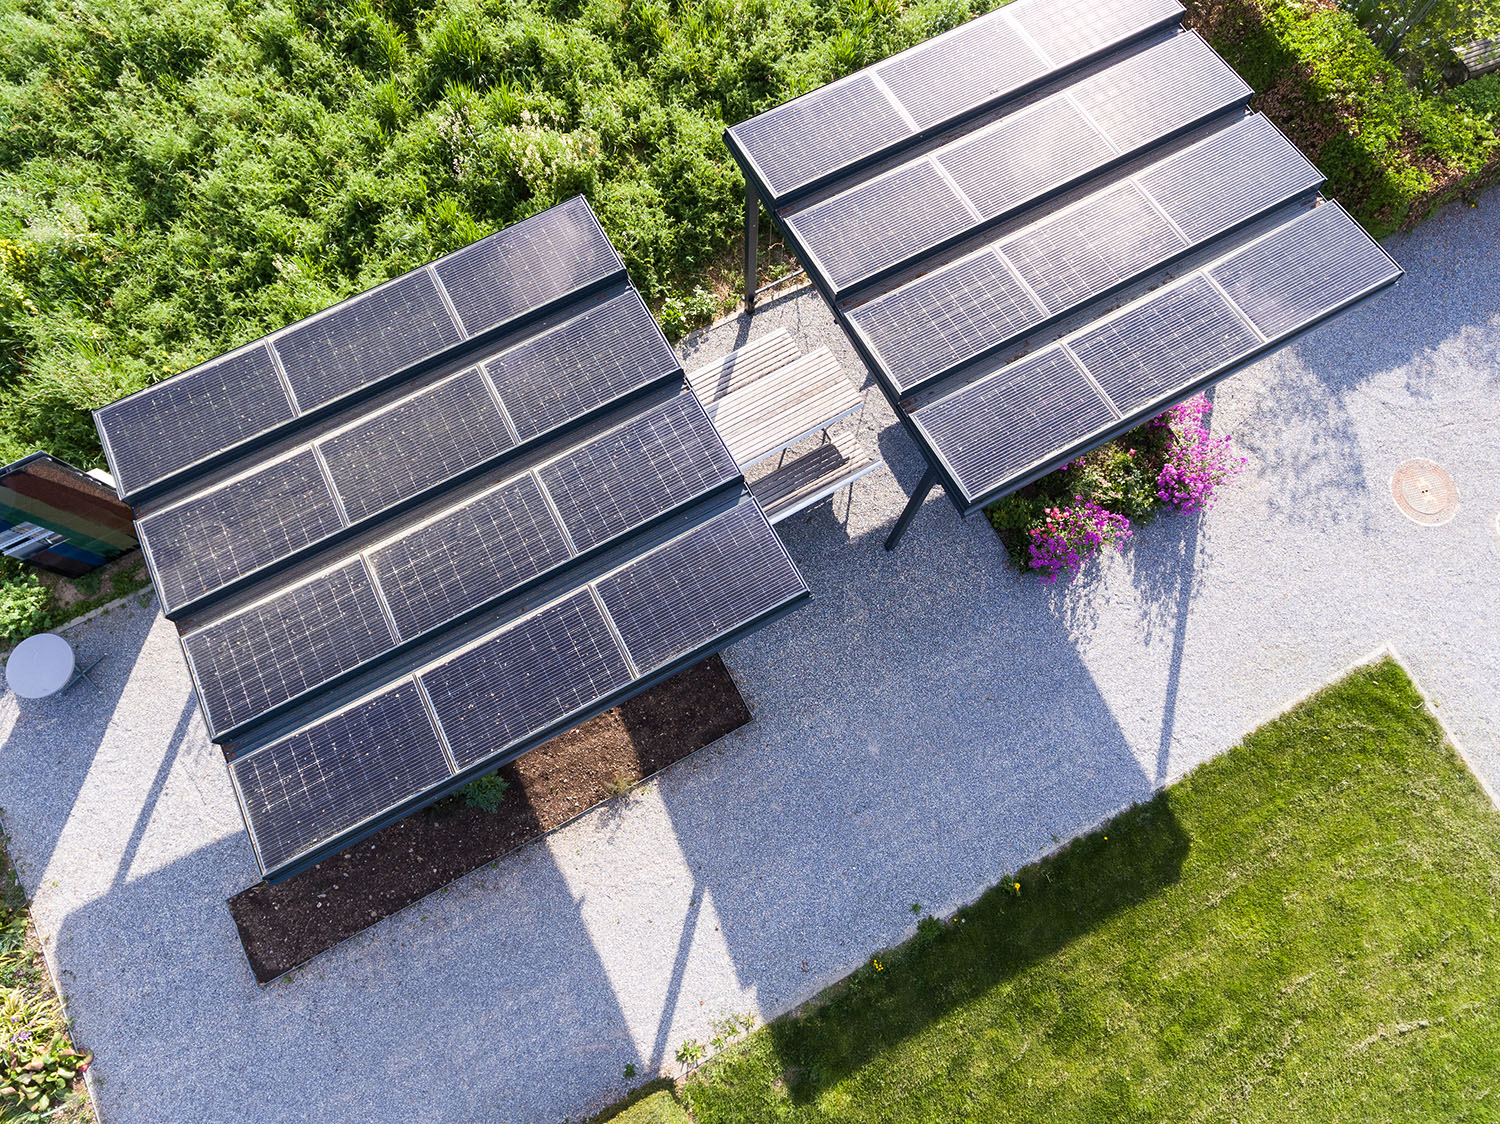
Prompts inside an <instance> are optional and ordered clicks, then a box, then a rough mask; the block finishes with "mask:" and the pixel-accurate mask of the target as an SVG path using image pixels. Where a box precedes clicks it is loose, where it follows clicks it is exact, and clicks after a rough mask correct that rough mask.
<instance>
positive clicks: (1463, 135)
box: [1188, 0, 1500, 237]
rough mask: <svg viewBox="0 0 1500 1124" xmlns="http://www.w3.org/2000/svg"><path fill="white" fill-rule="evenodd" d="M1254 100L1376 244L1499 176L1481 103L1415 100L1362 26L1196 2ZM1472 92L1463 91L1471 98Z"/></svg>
mask: <svg viewBox="0 0 1500 1124" xmlns="http://www.w3.org/2000/svg"><path fill="white" fill-rule="evenodd" d="M1188 8H1189V23H1190V24H1191V25H1193V26H1195V27H1197V29H1198V30H1200V31H1201V32H1202V33H1203V34H1204V35H1205V36H1206V37H1207V38H1208V39H1209V41H1210V42H1211V43H1212V44H1213V45H1214V47H1215V48H1216V49H1217V50H1218V51H1219V52H1220V53H1221V54H1223V55H1224V57H1225V58H1227V59H1228V60H1229V62H1230V64H1231V65H1232V66H1234V68H1235V69H1236V70H1237V71H1238V72H1239V73H1240V75H1241V77H1243V78H1244V79H1245V81H1247V82H1248V83H1250V85H1251V86H1253V87H1254V88H1255V98H1254V100H1253V101H1252V103H1251V104H1252V105H1253V106H1255V108H1257V109H1260V110H1261V111H1263V112H1264V113H1265V114H1266V115H1267V116H1268V117H1270V118H1271V119H1272V120H1273V121H1275V122H1276V124H1277V125H1279V126H1280V127H1281V128H1282V129H1283V130H1285V131H1286V133H1287V134H1288V136H1290V137H1291V139H1292V140H1293V141H1294V142H1295V143H1296V144H1297V147H1298V148H1300V149H1301V150H1302V151H1303V152H1304V153H1305V154H1306V155H1307V157H1308V158H1309V159H1310V160H1312V161H1313V163H1315V164H1316V165H1317V166H1318V169H1319V170H1320V171H1322V172H1323V174H1324V175H1326V176H1327V177H1328V187H1327V189H1326V190H1327V191H1328V192H1329V193H1330V194H1331V195H1333V196H1334V197H1335V198H1336V199H1338V200H1339V202H1341V203H1342V204H1344V206H1345V207H1347V208H1348V209H1349V211H1350V212H1351V213H1352V214H1353V215H1354V216H1355V217H1356V218H1358V219H1359V220H1360V221H1361V222H1362V223H1364V224H1365V226H1366V227H1367V228H1368V229H1369V230H1370V232H1371V233H1372V234H1374V235H1375V236H1376V237H1384V236H1385V235H1387V234H1390V233H1391V232H1393V231H1395V230H1399V229H1403V228H1406V227H1410V226H1412V225H1414V224H1415V223H1417V222H1419V221H1421V219H1423V218H1425V217H1426V216H1427V215H1428V214H1429V213H1431V211H1432V209H1433V208H1434V207H1436V206H1438V205H1439V204H1440V203H1443V202H1445V201H1447V200H1449V199H1452V198H1454V197H1456V196H1458V195H1460V194H1462V193H1465V192H1471V191H1474V190H1476V189H1477V188H1478V187H1479V186H1481V185H1483V184H1485V183H1488V182H1489V181H1490V180H1492V179H1493V178H1494V176H1495V174H1496V172H1497V171H1500V119H1497V118H1496V117H1495V116H1488V117H1487V116H1486V114H1485V113H1484V112H1482V111H1480V110H1479V107H1478V106H1476V105H1474V104H1472V102H1471V100H1470V97H1469V96H1468V95H1463V94H1458V93H1456V92H1455V93H1454V94H1450V95H1447V96H1445V97H1426V96H1423V95H1422V94H1420V93H1418V92H1417V91H1415V90H1413V89H1412V88H1411V87H1410V86H1409V85H1408V84H1407V82H1406V80H1405V78H1404V77H1403V76H1402V74H1401V72H1400V71H1399V70H1398V69H1397V68H1396V67H1395V66H1394V65H1393V64H1392V63H1391V62H1389V61H1388V60H1387V59H1386V58H1385V57H1384V56H1383V55H1382V54H1381V53H1380V52H1379V51H1378V50H1377V49H1376V48H1375V45H1374V44H1373V43H1372V42H1371V41H1370V38H1369V36H1368V35H1366V34H1365V32H1364V31H1362V30H1361V29H1360V27H1359V25H1358V24H1357V23H1356V22H1355V20H1354V17H1353V16H1351V15H1350V14H1348V13H1347V12H1343V11H1340V10H1339V9H1338V8H1337V7H1336V6H1334V5H1332V4H1329V3H1323V2H1320V0H1188ZM1460 89H1462V87H1460Z"/></svg>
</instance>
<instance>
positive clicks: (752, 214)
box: [745, 179, 760, 312]
mask: <svg viewBox="0 0 1500 1124" xmlns="http://www.w3.org/2000/svg"><path fill="white" fill-rule="evenodd" d="M759 249H760V197H759V196H757V195H756V193H755V185H754V184H753V183H751V182H750V181H749V180H748V179H747V180H745V311H746V312H754V311H755V288H756V284H755V283H756V281H757V280H759V275H758V273H757V271H756V261H755V258H756V253H757V251H758V250H759Z"/></svg>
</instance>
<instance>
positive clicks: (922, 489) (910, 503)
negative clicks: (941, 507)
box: [885, 465, 938, 550]
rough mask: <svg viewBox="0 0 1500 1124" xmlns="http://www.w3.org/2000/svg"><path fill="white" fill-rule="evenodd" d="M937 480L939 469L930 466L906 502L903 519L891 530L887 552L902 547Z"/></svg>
mask: <svg viewBox="0 0 1500 1124" xmlns="http://www.w3.org/2000/svg"><path fill="white" fill-rule="evenodd" d="M937 479H938V476H937V469H935V468H933V467H932V466H931V465H928V466H927V471H926V472H924V473H923V474H922V479H921V480H919V481H917V490H916V491H914V492H913V493H912V494H911V499H909V500H907V501H906V509H905V510H904V511H902V512H901V518H900V519H897V520H896V525H895V526H894V527H892V528H891V533H890V535H889V537H887V538H886V540H885V548H886V549H887V550H895V549H896V548H897V547H898V546H900V545H901V539H902V537H903V536H904V535H905V534H906V528H907V527H908V526H910V524H911V521H912V518H913V517H914V516H915V515H916V514H917V512H918V511H920V510H921V509H922V504H923V503H925V502H926V500H927V493H928V492H930V491H932V486H933V485H934V484H936V483H937Z"/></svg>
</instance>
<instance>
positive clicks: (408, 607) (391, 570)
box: [371, 476, 569, 639]
mask: <svg viewBox="0 0 1500 1124" xmlns="http://www.w3.org/2000/svg"><path fill="white" fill-rule="evenodd" d="M568 556H569V554H568V545H567V543H566V542H565V541H564V539H563V536H562V532H561V531H559V530H558V527H557V521H556V520H554V519H553V518H552V515H551V513H550V512H549V511H548V510H547V503H546V501H545V500H544V499H543V498H542V492H541V489H540V488H538V487H537V483H536V481H535V480H534V479H532V478H531V477H530V476H523V477H521V478H520V479H519V480H516V481H514V482H512V483H510V484H506V485H505V486H503V487H501V488H497V489H495V490H494V491H490V492H486V493H484V494H483V495H481V496H479V497H478V498H476V499H474V500H471V501H469V502H468V503H466V504H464V505H463V506H462V507H460V508H458V509H457V510H456V511H452V512H449V513H448V514H446V515H443V516H442V517H441V518H439V519H436V520H434V521H433V522H431V523H428V524H426V525H424V526H422V527H419V528H418V529H417V530H415V531H412V532H410V533H409V534H406V535H403V536H402V537H401V538H399V539H397V540H396V541H395V542H393V543H391V544H389V545H388V546H385V547H382V548H381V549H379V550H378V551H375V552H374V553H373V554H372V556H371V564H372V565H373V567H374V570H375V579H376V580H377V581H378V582H379V583H380V590H381V592H382V593H384V594H385V600H386V604H387V605H388V606H389V607H390V610H391V616H392V618H394V619H395V622H396V628H397V630H398V631H399V632H400V633H401V636H402V638H403V639H410V638H411V637H413V636H418V635H420V634H421V633H423V632H427V631H429V630H431V629H433V628H436V627H437V626H438V625H441V624H444V623H446V622H448V621H451V620H453V619H454V618H455V617H457V616H458V615H460V614H461V613H463V612H466V611H467V610H469V609H472V608H474V607H475V606H477V605H479V604H481V603H482V602H484V601H488V600H489V599H491V598H494V597H499V596H500V595H501V594H503V593H505V592H506V591H507V590H510V589H513V588H515V587H516V586H517V585H519V584H520V583H521V582H523V581H526V580H527V579H528V578H533V577H535V576H536V575H537V574H540V573H541V572H542V571H543V570H547V569H550V568H551V567H553V566H555V565H557V564H558V563H560V562H562V561H564V560H566V559H567V558H568Z"/></svg>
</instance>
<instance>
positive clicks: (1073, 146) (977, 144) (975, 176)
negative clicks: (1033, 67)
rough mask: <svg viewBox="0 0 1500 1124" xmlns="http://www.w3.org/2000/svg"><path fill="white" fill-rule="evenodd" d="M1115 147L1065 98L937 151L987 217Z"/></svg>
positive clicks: (1058, 182)
mask: <svg viewBox="0 0 1500 1124" xmlns="http://www.w3.org/2000/svg"><path fill="white" fill-rule="evenodd" d="M1114 155H1115V151H1114V149H1112V148H1110V146H1109V143H1108V142H1107V141H1106V140H1105V139H1104V137H1103V136H1101V135H1100V133H1099V130H1098V129H1096V128H1094V126H1093V125H1092V124H1091V123H1090V122H1089V121H1088V120H1087V119H1086V118H1085V117H1084V116H1083V114H1081V113H1079V112H1078V109H1077V107H1076V106H1074V105H1073V104H1072V103H1071V102H1070V101H1068V100H1067V98H1065V97H1053V98H1048V99H1047V100H1046V101H1043V102H1038V103H1037V105H1036V106H1035V107H1033V108H1031V109H1028V110H1023V111H1022V112H1020V113H1017V114H1015V115H1014V116H1012V117H1008V118H1006V119H1005V120H1004V121H1002V122H1000V124H999V125H997V126H996V127H995V128H993V129H988V130H986V131H985V132H982V133H979V134H976V135H975V136H974V137H973V138H972V139H970V140H966V141H964V142H962V143H960V144H956V145H954V146H953V147H952V148H947V149H944V150H943V151H941V152H939V153H938V156H937V159H938V163H940V164H941V165H942V166H943V167H944V168H945V169H947V171H948V173H949V174H950V175H952V177H953V180H954V182H955V183H957V184H958V186H959V189H960V190H962V191H963V193H964V194H965V195H967V196H968V197H969V199H971V200H972V201H973V203H974V205H975V206H976V207H978V208H979V213H980V214H981V215H984V216H985V217H986V218H992V217H994V216H996V215H1000V214H1003V213H1005V212H1006V211H1009V210H1011V209H1012V208H1014V207H1016V206H1018V205H1020V204H1021V203H1024V202H1025V201H1026V200H1028V199H1031V198H1033V197H1034V196H1036V195H1039V194H1041V193H1042V192H1044V191H1048V190H1050V189H1052V188H1055V187H1057V186H1059V185H1061V184H1064V183H1066V182H1068V181H1069V180H1072V179H1075V178H1077V177H1078V176H1080V175H1082V174H1084V173H1085V172H1087V171H1088V170H1089V169H1090V168H1093V167H1095V166H1097V165H1099V164H1101V163H1103V162H1104V161H1106V160H1110V159H1112V158H1113V157H1114Z"/></svg>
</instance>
